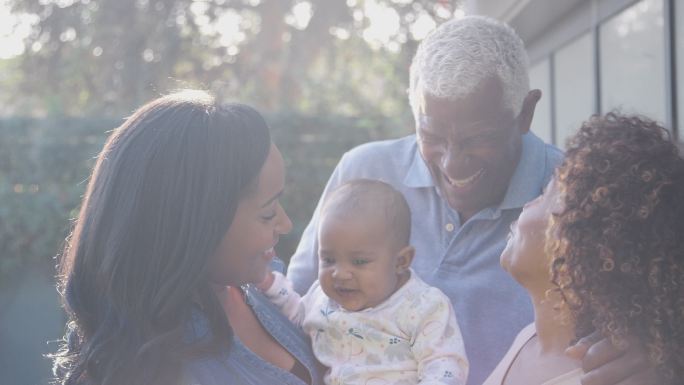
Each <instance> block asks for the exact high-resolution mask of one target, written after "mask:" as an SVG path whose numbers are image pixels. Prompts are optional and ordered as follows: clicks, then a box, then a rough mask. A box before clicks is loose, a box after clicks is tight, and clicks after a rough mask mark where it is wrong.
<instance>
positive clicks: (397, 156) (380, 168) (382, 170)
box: [338, 135, 417, 183]
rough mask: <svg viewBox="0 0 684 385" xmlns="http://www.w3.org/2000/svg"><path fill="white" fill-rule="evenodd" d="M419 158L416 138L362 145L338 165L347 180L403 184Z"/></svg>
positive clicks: (350, 151)
mask: <svg viewBox="0 0 684 385" xmlns="http://www.w3.org/2000/svg"><path fill="white" fill-rule="evenodd" d="M416 156H417V146H416V139H415V135H409V136H405V137H403V138H399V139H390V140H381V141H375V142H369V143H364V144H361V145H359V146H357V147H354V148H353V149H351V150H349V151H348V152H347V153H345V154H344V156H343V157H342V159H341V160H340V164H339V165H338V168H339V170H338V171H339V172H340V174H341V176H342V178H343V179H351V178H373V179H381V180H385V181H386V182H390V183H392V182H398V181H401V180H403V178H404V177H405V175H406V170H407V169H408V168H409V167H410V166H411V164H412V163H413V162H414V159H415V157H416Z"/></svg>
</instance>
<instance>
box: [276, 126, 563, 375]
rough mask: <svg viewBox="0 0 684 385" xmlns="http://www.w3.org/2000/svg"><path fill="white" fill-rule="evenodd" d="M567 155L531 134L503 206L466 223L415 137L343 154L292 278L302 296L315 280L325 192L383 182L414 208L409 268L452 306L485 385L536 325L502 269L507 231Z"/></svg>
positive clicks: (474, 368)
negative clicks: (358, 182) (355, 182)
mask: <svg viewBox="0 0 684 385" xmlns="http://www.w3.org/2000/svg"><path fill="white" fill-rule="evenodd" d="M562 157H563V154H562V152H561V151H560V150H559V149H557V148H556V147H554V146H552V145H549V144H546V143H544V142H543V141H542V140H541V139H539V138H538V137H537V136H535V135H534V134H532V133H528V134H526V135H524V136H523V146H522V154H521V158H520V162H519V163H518V166H517V168H516V170H515V173H514V174H513V177H512V178H511V183H510V185H509V187H508V190H507V192H506V195H505V196H504V199H503V201H502V202H501V203H500V204H499V205H498V206H494V207H489V208H486V209H483V210H482V211H480V212H478V213H477V214H475V215H474V216H473V217H472V218H470V219H469V220H468V221H466V222H465V223H461V222H460V220H459V216H458V213H457V212H456V211H455V210H453V209H452V208H451V207H449V205H448V204H447V202H446V201H444V200H443V199H442V198H441V197H440V196H439V194H438V193H437V190H436V189H435V185H434V183H433V180H432V177H431V175H430V171H429V170H428V168H427V166H426V165H425V162H424V161H423V158H422V157H421V156H420V153H419V152H418V147H417V145H416V138H415V135H410V136H407V137H404V138H401V139H396V140H387V141H381V142H373V143H367V144H364V145H361V146H359V147H356V148H354V149H352V150H351V151H349V152H347V153H346V154H344V156H343V157H342V159H341V160H340V163H339V164H338V165H337V167H336V168H335V171H334V172H333V174H332V176H331V177H330V180H329V181H328V184H327V186H326V188H325V190H324V192H323V195H322V197H321V200H320V201H319V204H318V207H316V211H315V212H314V215H313V217H312V219H311V222H310V223H309V225H308V226H307V227H306V229H305V230H304V234H303V235H302V239H301V241H300V243H299V247H298V248H297V251H296V252H295V254H294V255H293V256H292V259H291V260H290V265H289V268H288V277H289V278H290V279H291V280H292V281H293V283H294V285H295V289H296V290H297V291H298V292H300V293H304V292H306V290H307V289H308V287H309V286H310V285H311V284H312V283H313V281H314V280H315V279H316V278H317V273H318V258H317V257H316V255H317V247H318V245H317V243H318V241H317V237H316V233H317V227H318V215H319V211H320V205H321V202H322V201H323V200H324V199H325V196H326V194H327V193H328V191H331V190H332V189H334V188H335V187H336V186H338V185H340V184H341V183H343V182H345V181H347V180H350V179H355V178H370V179H379V180H382V181H384V182H387V183H389V184H391V185H392V186H394V187H395V188H396V189H397V190H399V191H400V192H401V193H403V194H404V196H405V197H406V200H407V202H408V204H409V206H410V208H411V215H412V220H411V225H412V227H411V244H412V245H413V246H414V247H415V248H416V256H415V258H414V259H413V264H412V267H413V269H414V270H415V271H416V272H417V273H418V275H419V276H420V277H421V278H422V279H423V280H424V281H425V282H427V283H428V284H429V285H432V286H435V287H438V288H439V289H441V290H442V291H443V292H444V293H445V294H446V295H447V296H448V297H449V298H450V299H451V301H452V303H453V305H454V309H455V312H456V317H457V319H458V323H459V326H460V328H461V333H462V334H463V337H464V341H465V347H466V353H467V355H468V360H469V361H470V374H469V376H468V385H480V384H482V382H483V381H484V380H485V379H486V378H487V376H488V375H489V374H490V373H491V371H492V370H494V367H495V366H496V364H497V363H498V362H499V360H501V358H503V355H504V354H505V353H506V351H507V350H508V348H509V346H510V345H511V343H512V342H513V339H514V337H515V336H516V335H517V333H518V332H519V331H520V330H521V329H522V328H523V327H524V326H526V325H527V324H529V323H530V322H532V320H533V314H532V304H531V302H530V300H529V298H528V296H527V292H526V291H525V290H524V289H523V288H522V287H521V286H519V285H518V284H517V283H516V282H515V281H514V280H513V279H512V278H511V277H510V276H509V275H508V274H507V273H506V272H505V271H504V270H503V269H502V268H501V266H500V264H499V256H500V254H501V252H502V251H503V249H504V247H505V246H506V237H507V235H508V232H509V226H510V225H511V223H512V222H513V221H514V220H515V219H517V218H518V215H519V214H520V211H521V210H522V207H523V206H524V205H525V203H527V202H528V201H530V200H532V199H534V198H535V197H537V196H538V195H540V194H541V192H542V189H543V188H544V186H545V185H546V183H547V182H548V180H549V178H550V177H551V175H552V173H553V170H554V168H555V167H556V166H557V165H558V164H559V163H560V161H561V160H562Z"/></svg>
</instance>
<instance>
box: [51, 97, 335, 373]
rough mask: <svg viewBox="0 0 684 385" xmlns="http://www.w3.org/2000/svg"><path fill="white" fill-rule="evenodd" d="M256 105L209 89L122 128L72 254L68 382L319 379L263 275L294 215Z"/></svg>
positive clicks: (148, 110) (66, 261) (67, 286)
mask: <svg viewBox="0 0 684 385" xmlns="http://www.w3.org/2000/svg"><path fill="white" fill-rule="evenodd" d="M283 184H284V168H283V159H282V157H281V155H280V152H279V151H278V148H277V147H276V146H275V145H274V144H273V143H272V142H271V138H270V134H269V129H268V126H267V125H266V122H265V121H264V119H263V118H262V117H261V115H260V114H259V113H258V112H257V111H256V110H254V109H253V108H251V107H248V106H246V105H242V104H237V103H226V104H222V103H218V102H217V101H216V100H215V99H214V97H212V96H211V95H209V94H207V93H205V92H202V91H184V92H180V93H176V94H172V95H168V96H165V97H162V98H159V99H157V100H154V101H152V102H150V103H148V104H146V105H144V106H143V107H141V108H140V109H139V110H138V111H136V112H135V113H134V114H133V115H132V116H131V117H129V118H128V119H127V120H126V121H125V122H124V123H123V125H122V126H121V127H119V128H117V129H116V130H114V132H113V133H112V134H111V136H110V137H109V139H108V140H107V143H106V144H105V146H104V148H103V150H102V152H101V153H100V155H99V157H98V159H97V164H96V165H95V168H94V170H93V174H92V177H91V178H90V182H89V184H88V189H87V191H86V194H85V197H84V200H83V203H82V206H81V211H80V215H79V217H78V220H77V221H76V226H75V229H74V231H73V234H72V236H71V237H70V240H69V242H68V245H67V248H66V250H65V252H64V255H63V257H62V260H61V261H60V283H59V286H60V292H61V294H62V297H63V301H64V305H65V308H66V311H67V313H68V316H69V323H68V332H67V338H66V340H65V343H64V346H63V347H62V349H61V350H60V351H59V352H58V353H56V354H55V355H54V356H53V358H54V361H55V374H56V375H57V381H56V382H57V383H58V384H60V385H143V384H144V385H173V384H178V385H189V384H195V385H218V384H221V385H228V384H240V385H261V384H275V383H278V384H289V385H304V384H320V383H321V379H322V373H321V371H320V369H319V366H318V364H317V363H316V361H315V358H314V357H313V352H312V351H311V348H310V345H309V343H308V340H307V339H306V337H305V336H304V335H303V334H302V333H301V332H300V331H298V330H297V329H295V328H294V327H293V326H292V325H291V324H290V322H289V321H288V320H287V319H286V318H285V317H284V316H282V315H281V314H280V312H279V311H278V309H276V308H275V307H273V306H272V305H271V304H270V302H269V301H268V300H267V299H266V298H265V297H264V296H263V295H262V294H260V292H258V291H257V290H255V289H254V288H253V287H252V286H251V285H249V284H250V283H253V282H261V281H262V280H263V279H264V278H265V277H266V274H267V273H268V272H269V270H270V269H269V266H270V262H271V260H272V259H273V247H274V246H275V244H276V243H277V242H278V238H279V236H280V235H282V234H285V233H287V232H288V231H289V230H290V229H291V227H292V223H291V222H290V219H289V218H288V217H287V214H286V213H285V211H283V208H282V207H281V206H280V203H279V197H280V196H281V194H282V190H283Z"/></svg>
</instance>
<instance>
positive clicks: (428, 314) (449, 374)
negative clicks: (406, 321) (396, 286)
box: [411, 287, 468, 385]
mask: <svg viewBox="0 0 684 385" xmlns="http://www.w3.org/2000/svg"><path fill="white" fill-rule="evenodd" d="M421 299H422V300H421V301H420V302H419V304H418V306H416V307H414V308H413V309H415V311H416V315H415V317H414V318H413V319H415V320H416V324H415V328H414V333H413V336H412V341H411V350H412V351H413V355H414V357H415V358H416V361H417V362H418V378H419V383H420V384H435V385H436V384H448V385H464V384H465V383H466V379H467V377H468V359H467V358H466V354H465V346H464V344H463V337H462V336H461V330H460V329H459V327H458V323H457V322H456V315H455V313H454V309H453V307H452V306H451V301H449V298H447V296H446V295H444V294H443V293H442V292H441V291H439V289H437V288H434V287H431V288H429V289H428V290H426V291H425V293H424V294H423V296H422V298H421Z"/></svg>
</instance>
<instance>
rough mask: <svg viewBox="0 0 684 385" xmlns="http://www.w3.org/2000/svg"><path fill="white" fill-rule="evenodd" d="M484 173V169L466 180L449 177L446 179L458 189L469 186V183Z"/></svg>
mask: <svg viewBox="0 0 684 385" xmlns="http://www.w3.org/2000/svg"><path fill="white" fill-rule="evenodd" d="M482 171H483V170H482V169H479V170H478V171H477V172H476V173H475V174H473V175H471V176H469V177H467V178H464V179H451V178H449V177H448V176H447V177H446V178H447V181H448V182H449V183H450V184H451V185H453V186H456V187H463V186H465V185H467V184H468V183H470V182H472V181H474V180H475V179H477V177H479V176H480V174H482Z"/></svg>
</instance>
